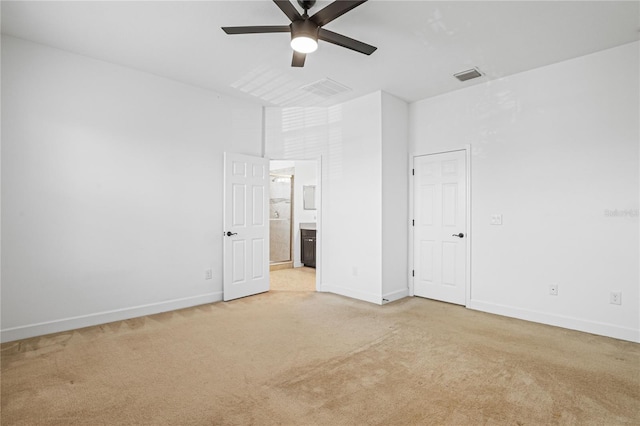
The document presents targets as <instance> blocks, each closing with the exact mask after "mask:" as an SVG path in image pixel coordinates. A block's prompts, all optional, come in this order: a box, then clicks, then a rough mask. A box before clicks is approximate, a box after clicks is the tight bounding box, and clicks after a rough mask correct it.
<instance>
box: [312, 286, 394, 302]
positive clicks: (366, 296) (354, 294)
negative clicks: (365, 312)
mask: <svg viewBox="0 0 640 426" xmlns="http://www.w3.org/2000/svg"><path fill="white" fill-rule="evenodd" d="M321 291H324V292H327V293H334V294H339V295H340V296H346V297H350V298H352V299H358V300H362V301H365V302H369V303H375V304H376V305H381V304H382V298H381V297H380V295H379V294H375V293H368V292H364V291H358V290H353V289H350V288H346V287H340V286H337V285H330V284H323V285H322V290H321Z"/></svg>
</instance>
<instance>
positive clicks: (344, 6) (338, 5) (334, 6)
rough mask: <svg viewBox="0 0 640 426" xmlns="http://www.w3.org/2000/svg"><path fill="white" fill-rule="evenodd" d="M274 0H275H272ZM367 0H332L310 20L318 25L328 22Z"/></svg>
mask: <svg viewBox="0 0 640 426" xmlns="http://www.w3.org/2000/svg"><path fill="white" fill-rule="evenodd" d="M274 1H275V0H274ZM366 1H367V0H359V1H343V0H338V1H334V2H333V3H331V4H329V5H328V6H327V7H325V8H323V9H321V10H319V11H318V12H316V14H315V15H313V16H312V17H311V18H309V19H311V21H313V22H314V23H315V24H317V25H318V26H319V27H321V26H323V25H326V24H328V23H329V22H331V21H333V20H334V19H336V18H338V17H340V16H342V15H344V14H345V13H347V12H348V11H350V10H351V9H353V8H355V7H358V6H360V5H361V4H362V3H364V2H366Z"/></svg>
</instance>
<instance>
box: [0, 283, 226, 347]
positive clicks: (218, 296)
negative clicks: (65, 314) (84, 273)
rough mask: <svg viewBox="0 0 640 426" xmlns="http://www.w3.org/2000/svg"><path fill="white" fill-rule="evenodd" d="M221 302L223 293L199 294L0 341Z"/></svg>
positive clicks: (11, 334) (17, 332) (11, 331)
mask: <svg viewBox="0 0 640 426" xmlns="http://www.w3.org/2000/svg"><path fill="white" fill-rule="evenodd" d="M221 300H222V292H221V291H219V292H215V293H208V294H202V295H199V296H192V297H185V298H182V299H174V300H167V301H164V302H158V303H150V304H148V305H141V306H134V307H131V308H124V309H115V310H113V311H105V312H98V313H95V314H89V315H81V316H77V317H70V318H62V319H58V320H53V321H47V322H41V323H37V324H29V325H23V326H19V327H12V328H7V329H4V330H1V331H0V341H1V342H2V343H4V342H11V341H13V340H19V339H26V338H29V337H35V336H42V335H45V334H51V333H59V332H61V331H69V330H74V329H77V328H83V327H90V326H93V325H99V324H106V323H109V322H114V321H121V320H126V319H131V318H137V317H142V316H145V315H153V314H159V313H161V312H167V311H174V310H176V309H183V308H190V307H192V306H198V305H204V304H207V303H213V302H219V301H221Z"/></svg>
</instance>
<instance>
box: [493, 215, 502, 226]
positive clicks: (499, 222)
mask: <svg viewBox="0 0 640 426" xmlns="http://www.w3.org/2000/svg"><path fill="white" fill-rule="evenodd" d="M491 224H492V225H502V215H501V214H492V215H491Z"/></svg>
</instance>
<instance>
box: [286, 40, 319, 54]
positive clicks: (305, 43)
mask: <svg viewBox="0 0 640 426" xmlns="http://www.w3.org/2000/svg"><path fill="white" fill-rule="evenodd" d="M291 48H292V49H293V50H295V51H296V52H300V53H311V52H315V51H316V49H318V42H317V41H316V40H314V39H313V38H311V37H306V36H298V37H295V38H293V39H291Z"/></svg>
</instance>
